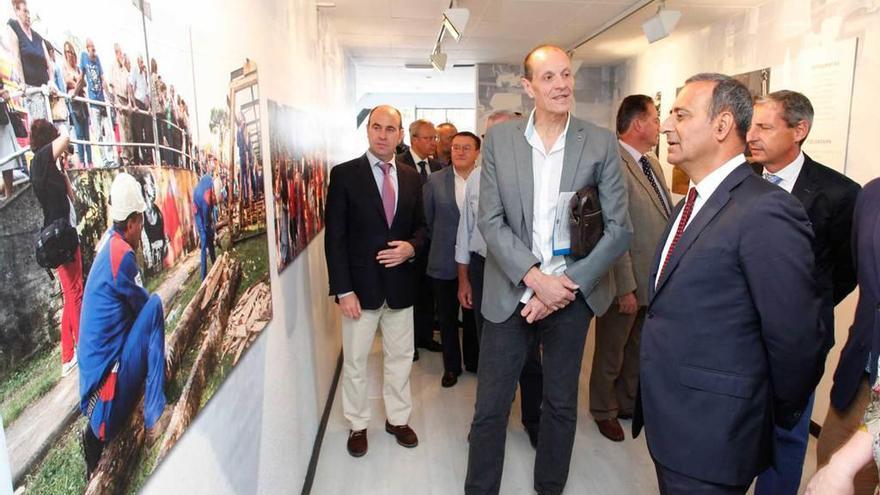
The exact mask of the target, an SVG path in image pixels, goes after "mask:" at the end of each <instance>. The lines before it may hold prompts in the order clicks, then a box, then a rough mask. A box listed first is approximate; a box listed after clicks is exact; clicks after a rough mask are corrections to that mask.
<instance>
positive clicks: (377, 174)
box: [367, 150, 400, 214]
mask: <svg viewBox="0 0 880 495" xmlns="http://www.w3.org/2000/svg"><path fill="white" fill-rule="evenodd" d="M367 159H368V160H370V170H372V171H373V178H374V179H376V188H378V189H379V197H380V198H381V197H382V185H383V184H384V183H385V172H383V171H382V167H380V166H379V164H380V163H385V162H383V161H382V160H380V159H379V158H378V157H377V156H376V155H374V154H373V153H371V152H370V150H367ZM387 163H390V164H391V169H390V170H389V171H388V175H390V176H391V187H392V189H394V213H395V214H397V203H399V202H400V195H399V194H397V191H398V190H399V189H398V188H397V165H395V164H394V157H393V156H392V157H391V160H388V162H387Z"/></svg>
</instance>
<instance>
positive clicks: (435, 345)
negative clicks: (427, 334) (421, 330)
mask: <svg viewBox="0 0 880 495" xmlns="http://www.w3.org/2000/svg"><path fill="white" fill-rule="evenodd" d="M419 347H421V348H422V349H427V350H429V351H431V352H443V346H442V345H441V344H440V342H437V341H436V340H431V341H429V342H422V343H421V344H419Z"/></svg>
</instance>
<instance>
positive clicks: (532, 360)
mask: <svg viewBox="0 0 880 495" xmlns="http://www.w3.org/2000/svg"><path fill="white" fill-rule="evenodd" d="M485 267H486V258H484V257H483V256H480V255H479V254H477V253H475V252H472V253H471V261H470V263H469V264H468V280H470V282H471V291H472V293H473V301H474V322H475V324H476V327H477V343H478V344H479V345H480V346H482V338H483V314H482V313H480V309H481V308H482V307H483V270H484V269H485ZM543 380H544V371H543V369H542V368H541V350H540V346H539V345H538V339H535V342H534V345H533V346H532V348H531V349H529V354H528V356H527V357H526V364H525V365H524V366H523V369H522V372H521V373H520V374H519V395H520V401H519V405H520V411H521V416H522V423H523V426H525V427H526V428H528V429H530V430H534V429H537V428H538V426H539V425H540V422H541V396H542V395H543V394H544V383H543Z"/></svg>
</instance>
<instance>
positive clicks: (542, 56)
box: [465, 45, 632, 495]
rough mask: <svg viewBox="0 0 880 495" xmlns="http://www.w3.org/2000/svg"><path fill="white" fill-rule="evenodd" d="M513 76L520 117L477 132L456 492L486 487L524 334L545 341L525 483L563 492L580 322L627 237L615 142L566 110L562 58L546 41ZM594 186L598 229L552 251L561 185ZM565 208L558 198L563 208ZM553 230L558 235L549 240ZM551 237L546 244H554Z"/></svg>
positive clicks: (498, 456)
mask: <svg viewBox="0 0 880 495" xmlns="http://www.w3.org/2000/svg"><path fill="white" fill-rule="evenodd" d="M523 65H524V76H523V87H524V89H525V90H526V92H527V93H528V94H529V96H530V97H532V98H534V100H535V110H534V112H532V114H531V116H530V117H529V119H528V122H524V121H511V122H505V123H503V124H499V125H496V126H495V127H493V128H492V129H491V130H490V131H489V133H488V135H487V138H486V143H485V146H484V151H483V167H482V176H481V179H480V213H479V221H478V227H479V229H480V232H481V233H482V234H483V236H484V237H485V240H486V245H487V247H488V250H487V256H486V267H485V280H484V283H485V291H484V294H483V296H484V299H483V306H482V312H483V316H484V317H485V319H486V321H485V325H484V327H483V335H482V342H481V345H482V348H481V358H480V367H479V372H478V385H477V399H476V407H475V412H474V420H473V424H472V425H471V435H470V452H469V456H468V472H467V479H466V481H465V493H467V494H468V495H473V494H496V493H498V492H499V490H500V485H501V473H502V468H503V464H504V442H505V437H506V433H507V431H506V430H507V421H508V413H509V411H510V404H511V401H512V399H513V394H514V392H515V390H516V382H517V378H518V377H519V374H520V371H521V370H522V366H523V363H524V362H525V359H526V355H527V353H528V350H529V348H530V345H531V344H532V342H533V340H534V339H540V342H541V344H542V347H543V352H544V354H543V365H544V397H543V406H542V407H543V411H542V414H541V425H540V433H539V435H538V448H537V454H536V457H535V485H534V488H535V490H536V491H537V492H538V493H542V494H558V493H562V491H563V489H564V487H565V482H566V480H567V478H568V468H569V462H570V460H571V450H572V446H573V444H574V433H575V427H576V422H577V395H578V394H577V388H578V376H579V374H580V365H581V358H582V355H583V349H584V342H585V340H586V334H587V329H588V328H589V324H590V319H591V318H592V317H593V314H598V315H601V314H603V313H604V312H605V311H606V310H607V309H608V306H609V305H610V304H611V301H612V299H613V298H614V297H615V296H616V294H617V291H616V289H615V287H614V283H613V280H612V279H611V277H609V276H608V271H609V269H610V268H611V265H612V264H613V263H614V261H615V260H616V259H617V258H619V257H620V256H621V255H622V254H623V253H624V252H625V251H626V250H627V248H628V247H629V237H630V235H631V233H632V228H631V227H630V222H629V218H628V215H627V199H626V186H625V184H624V181H623V177H622V176H621V173H620V165H619V160H620V155H619V153H618V145H617V141H616V140H615V139H614V136H613V135H612V134H611V133H610V132H608V131H607V130H604V129H601V128H599V127H596V126H595V125H593V124H590V123H588V122H584V121H582V120H580V119H577V118H574V117H572V116H571V114H570V109H571V105H572V103H573V99H574V91H573V87H574V75H573V73H572V70H571V60H570V59H569V57H568V55H567V54H566V53H565V51H563V50H562V49H561V48H559V47H556V46H552V45H544V46H539V47H538V48H535V49H534V50H532V51H531V52H530V53H529V54H528V55H527V56H526V58H525V61H524V63H523ZM589 185H593V186H596V188H597V189H598V193H599V201H600V203H601V205H602V213H603V220H604V234H603V236H602V238H601V240H600V241H599V242H598V244H597V245H596V247H595V248H594V249H593V250H592V252H591V253H590V254H589V255H588V256H585V257H583V258H575V257H572V256H565V255H563V254H561V252H562V251H561V250H560V249H558V248H561V247H562V243H561V242H558V241H561V238H560V236H559V234H560V233H561V231H556V233H555V234H554V230H555V229H554V225H555V224H556V216H557V209H558V208H557V207H558V206H559V205H560V204H561V203H563V204H567V203H566V202H565V197H566V196H561V194H560V193H564V192H572V191H578V190H579V189H581V188H583V187H585V186H589ZM562 209H563V210H564V208H562ZM554 235H556V239H554ZM554 243H556V245H555V244H554Z"/></svg>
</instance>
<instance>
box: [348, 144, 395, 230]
mask: <svg viewBox="0 0 880 495" xmlns="http://www.w3.org/2000/svg"><path fill="white" fill-rule="evenodd" d="M397 166H399V163H398V164H397ZM358 171H359V173H360V176H361V177H360V180H361V181H362V182H363V183H365V184H369V185H368V186H367V190H368V191H369V192H368V193H367V198H368V201H369V202H370V203H372V204H373V206H374V207H375V208H376V211H377V213H379V216H380V218H382V224H383V225H386V226H387V225H388V223H387V222H386V221H385V206H384V205H383V204H382V193H381V192H380V191H379V189H378V188H377V187H376V177H375V176H374V175H373V165H372V164H371V163H370V159H369V158H368V157H367V155H366V153H365V154H364V156H363V157H362V158H361V163H360V164H359V165H358ZM397 172H398V173H397V196H398V198H397V202H398V204H400V189H401V187H400V182H401V181H400V171H399V170H398V171H397ZM395 216H397V215H395Z"/></svg>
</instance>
